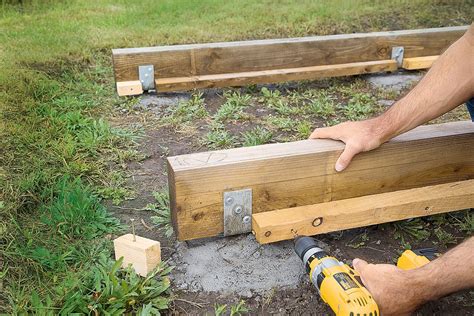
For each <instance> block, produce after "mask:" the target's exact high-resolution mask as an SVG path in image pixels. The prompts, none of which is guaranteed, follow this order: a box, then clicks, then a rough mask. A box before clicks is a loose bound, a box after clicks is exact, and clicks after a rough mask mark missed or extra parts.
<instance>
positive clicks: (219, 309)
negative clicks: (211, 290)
mask: <svg viewBox="0 0 474 316" xmlns="http://www.w3.org/2000/svg"><path fill="white" fill-rule="evenodd" d="M227 311H228V309H227V304H215V305H214V315H215V316H223V315H225V314H226V313H227ZM248 312H249V309H248V308H247V307H246V306H245V301H244V300H241V301H240V302H239V303H237V304H235V305H232V306H230V313H229V316H241V315H243V314H245V313H248Z"/></svg>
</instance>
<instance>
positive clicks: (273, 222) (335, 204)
mask: <svg viewBox="0 0 474 316" xmlns="http://www.w3.org/2000/svg"><path fill="white" fill-rule="evenodd" d="M471 207H474V180H466V181H458V182H451V183H445V184H438V185H433V186H427V187H421V188H415V189H409V190H400V191H394V192H388V193H381V194H374V195H366V196H362V197H356V198H351V199H345V200H340V201H332V202H326V203H319V204H313V205H306V206H300V207H294V208H287V209H281V210H276V211H271V212H265V213H258V214H254V215H253V216H252V229H253V231H254V233H255V237H256V238H257V241H258V242H259V243H261V244H266V243H270V242H275V241H280V240H286V239H293V238H294V236H295V233H296V234H298V235H306V236H312V235H316V234H322V233H328V232H333V231H338V230H343V229H349V228H355V227H363V226H369V225H375V224H381V223H386V222H393V221H398V220H402V219H407V218H414V217H419V216H427V215H434V214H439V213H445V212H449V211H456V210H462V209H467V208H471ZM315 221H316V223H321V224H320V225H319V226H316V227H315V226H313V222H315Z"/></svg>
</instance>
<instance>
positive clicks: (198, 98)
mask: <svg viewBox="0 0 474 316" xmlns="http://www.w3.org/2000/svg"><path fill="white" fill-rule="evenodd" d="M202 96H203V94H202V92H198V93H193V94H192V95H191V98H190V99H189V100H187V101H181V102H179V103H178V106H177V107H176V108H171V109H169V114H168V115H166V116H165V117H164V118H163V121H164V122H165V123H168V124H172V125H178V124H182V123H186V122H190V121H192V120H194V119H199V118H203V117H205V116H206V115H208V113H207V110H206V107H205V102H204V98H203V97H202Z"/></svg>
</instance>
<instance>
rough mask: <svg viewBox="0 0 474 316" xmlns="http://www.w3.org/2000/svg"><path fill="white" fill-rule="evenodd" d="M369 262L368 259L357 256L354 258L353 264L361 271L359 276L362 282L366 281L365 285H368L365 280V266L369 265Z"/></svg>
mask: <svg viewBox="0 0 474 316" xmlns="http://www.w3.org/2000/svg"><path fill="white" fill-rule="evenodd" d="M368 265H369V264H368V263H367V261H364V260H362V259H359V258H355V259H354V260H352V266H353V267H354V269H355V270H356V271H357V272H358V273H359V276H360V278H361V280H362V283H364V285H365V286H367V282H366V280H365V278H364V277H365V273H364V271H365V268H366V267H367V266H368Z"/></svg>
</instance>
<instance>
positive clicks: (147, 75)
mask: <svg viewBox="0 0 474 316" xmlns="http://www.w3.org/2000/svg"><path fill="white" fill-rule="evenodd" d="M138 78H139V79H140V83H141V84H142V88H143V91H148V90H154V89H155V68H154V67H153V65H143V66H138Z"/></svg>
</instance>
